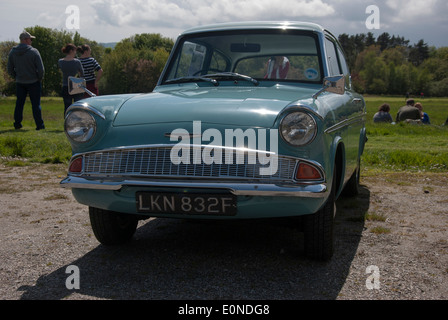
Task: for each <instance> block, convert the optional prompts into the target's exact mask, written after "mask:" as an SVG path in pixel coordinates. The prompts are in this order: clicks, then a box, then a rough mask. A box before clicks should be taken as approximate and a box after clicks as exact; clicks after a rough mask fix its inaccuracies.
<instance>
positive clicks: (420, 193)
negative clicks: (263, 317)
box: [0, 164, 448, 300]
mask: <svg viewBox="0 0 448 320" xmlns="http://www.w3.org/2000/svg"><path fill="white" fill-rule="evenodd" d="M65 169H66V168H65V166H63V165H31V166H25V167H7V166H5V165H2V164H0V232H1V238H0V239H1V242H0V299H2V300H20V299H32V300H34V299H51V300H59V299H70V300H96V299H111V300H114V299H149V300H165V299H174V300H178V299H182V300H184V299H185V300H190V299H194V300H202V299H211V300H214V299H223V300H227V299H235V300H238V299H249V300H266V299H269V300H302V299H313V300H321V299H325V300H336V299H339V300H364V299H387V300H389V299H394V300H414V299H421V300H445V299H448V237H447V235H448V232H447V229H448V189H447V187H446V186H447V182H448V174H389V175H386V174H382V175H379V176H370V175H369V176H368V177H364V176H363V177H362V180H361V185H362V190H361V194H360V196H359V197H358V198H356V199H340V200H338V202H337V217H336V251H335V255H334V257H333V259H332V260H331V261H330V262H327V263H320V262H316V261H312V260H309V259H306V258H305V257H303V254H302V253H303V250H302V246H303V238H302V235H301V233H299V232H297V231H296V230H294V229H292V228H290V226H288V225H285V224H283V223H281V222H280V221H257V222H255V221H252V222H238V223H233V222H232V223H230V222H229V223H218V222H189V221H184V220H171V219H150V220H146V221H141V222H140V224H139V228H138V230H137V232H136V234H135V236H134V238H133V240H132V241H131V242H130V243H128V244H126V245H123V246H118V247H112V248H111V247H105V246H103V245H100V244H99V243H98V242H97V240H96V239H95V237H94V236H93V232H92V231H91V228H90V223H89V219H88V210H87V208H86V207H85V206H83V205H80V204H78V203H77V202H76V201H75V200H74V198H73V196H72V195H71V191H70V190H65V189H61V188H59V181H60V180H61V179H62V178H63V177H64V176H65ZM365 215H368V217H369V218H368V219H367V220H364V219H363V217H364V216H365ZM69 266H75V267H77V270H79V275H80V278H79V280H80V281H79V284H80V287H79V289H76V288H73V289H68V288H67V286H66V281H67V282H68V283H69V284H76V282H71V279H72V278H73V275H74V273H71V272H70V271H68V270H67V268H68V267H69ZM69 280H70V281H69Z"/></svg>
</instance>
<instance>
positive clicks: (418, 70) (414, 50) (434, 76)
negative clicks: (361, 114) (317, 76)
mask: <svg viewBox="0 0 448 320" xmlns="http://www.w3.org/2000/svg"><path fill="white" fill-rule="evenodd" d="M338 40H339V42H340V43H341V45H342V47H343V48H344V51H345V54H346V58H347V63H348V64H349V67H350V70H351V74H352V83H353V85H354V88H355V90H356V91H358V92H360V93H369V94H390V95H406V94H408V93H409V94H414V95H420V94H421V93H423V94H424V95H425V96H448V47H442V48H435V47H430V46H428V44H427V43H425V42H424V40H423V39H422V40H420V41H418V43H416V44H413V45H410V44H409V42H410V41H409V40H406V39H405V38H403V37H400V36H395V35H393V36H391V35H390V34H389V33H387V32H385V33H383V34H381V35H380V36H378V38H376V39H375V37H374V36H373V34H372V33H371V32H369V33H367V34H356V35H348V34H345V33H344V34H341V35H339V37H338Z"/></svg>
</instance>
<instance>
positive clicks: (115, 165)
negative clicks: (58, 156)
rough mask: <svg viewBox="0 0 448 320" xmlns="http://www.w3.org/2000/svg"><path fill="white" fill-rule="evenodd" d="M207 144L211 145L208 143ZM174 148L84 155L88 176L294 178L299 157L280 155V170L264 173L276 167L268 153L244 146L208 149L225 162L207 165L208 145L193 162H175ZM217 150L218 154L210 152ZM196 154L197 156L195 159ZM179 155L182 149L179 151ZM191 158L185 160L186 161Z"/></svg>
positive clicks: (192, 155)
mask: <svg viewBox="0 0 448 320" xmlns="http://www.w3.org/2000/svg"><path fill="white" fill-rule="evenodd" d="M206 147H207V146H206ZM171 148H172V146H169V147H166V146H164V147H144V148H133V149H114V150H108V151H102V152H92V153H86V154H84V170H83V173H84V174H87V175H116V176H120V175H130V176H149V177H158V178H170V177H183V178H218V179H255V180H270V181H272V180H281V181H291V180H293V177H294V173H295V168H296V164H297V162H298V160H297V159H295V158H288V157H277V158H276V159H277V170H276V172H275V173H274V174H272V172H270V173H269V174H267V173H266V172H263V174H261V171H260V169H262V168H269V167H273V168H275V166H273V165H272V163H270V162H268V158H267V157H269V156H271V158H269V159H271V160H272V159H273V158H272V155H269V154H268V155H266V153H264V152H255V151H252V152H247V151H246V152H243V151H241V150H240V149H231V150H230V151H229V150H228V149H226V150H224V149H222V150H221V151H220V153H221V155H219V153H216V149H210V147H209V149H208V150H206V152H208V153H207V154H210V156H212V157H215V153H216V157H221V163H220V164H218V163H216V162H217V161H216V157H215V161H214V162H215V163H211V164H206V163H204V161H202V159H201V155H202V152H203V150H204V146H202V147H195V148H191V149H190V152H189V153H190V155H189V161H184V162H189V163H179V164H175V163H173V162H172V161H171V157H170V155H171ZM210 150H215V153H213V152H210ZM195 154H196V158H195ZM178 155H179V156H181V155H182V152H180V153H178ZM186 159H187V157H186V158H185V159H184V160H186Z"/></svg>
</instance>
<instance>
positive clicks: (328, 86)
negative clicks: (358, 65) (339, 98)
mask: <svg viewBox="0 0 448 320" xmlns="http://www.w3.org/2000/svg"><path fill="white" fill-rule="evenodd" d="M324 91H327V92H331V93H336V94H344V92H345V77H344V76H343V75H339V76H333V77H326V78H325V79H324V84H323V88H322V89H321V90H319V91H318V92H316V93H315V94H314V95H313V98H314V99H317V97H318V96H319V95H320V94H321V93H322V92H324Z"/></svg>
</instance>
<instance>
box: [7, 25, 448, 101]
mask: <svg viewBox="0 0 448 320" xmlns="http://www.w3.org/2000/svg"><path fill="white" fill-rule="evenodd" d="M25 30H26V31H28V32H29V33H31V34H32V35H34V36H36V39H34V41H33V47H35V48H37V49H38V50H39V52H40V54H41V56H42V60H43V63H44V66H45V78H44V80H43V83H42V90H43V95H44V96H58V95H59V94H60V90H61V82H62V76H61V73H60V71H59V69H58V64H57V62H58V60H59V59H60V58H63V57H64V55H63V54H62V52H61V48H62V47H63V46H65V45H66V44H67V43H73V44H74V45H76V46H79V45H82V44H89V45H90V47H91V49H92V56H93V57H94V58H95V59H96V60H97V61H98V62H99V64H100V65H101V66H102V68H103V71H104V72H103V76H102V79H101V81H100V84H99V90H100V94H117V93H134V92H150V91H152V90H153V88H154V87H155V85H156V83H157V80H158V78H159V75H160V73H161V72H162V69H163V67H164V65H165V62H166V60H167V59H168V56H169V53H170V51H171V49H172V47H173V44H174V41H173V39H170V38H166V37H163V36H161V35H160V34H152V33H143V34H136V35H134V36H132V37H130V38H126V39H123V40H121V41H120V42H118V43H117V44H116V45H115V47H114V48H106V47H105V46H103V45H102V44H100V43H97V42H96V41H92V40H90V39H87V38H84V37H82V36H81V35H80V34H79V33H78V32H75V33H74V34H73V33H69V32H67V31H61V30H56V29H50V28H45V27H41V26H35V27H30V28H26V29H25ZM338 39H339V42H340V43H341V45H342V47H343V49H344V51H345V54H346V58H347V62H348V64H349V66H350V70H351V74H352V83H353V86H354V88H355V90H356V91H358V92H360V93H368V94H390V95H405V94H408V93H409V94H413V95H417V94H418V95H420V93H422V92H423V93H424V94H425V96H448V47H442V48H435V47H430V46H428V44H426V43H425V42H424V40H420V41H419V42H418V43H416V44H413V45H410V41H409V40H406V39H404V38H403V37H400V36H395V35H393V36H391V35H390V34H388V33H383V34H381V35H380V36H378V37H377V38H375V37H374V35H373V34H372V33H370V32H369V33H367V34H356V35H348V34H345V33H344V34H341V35H339V37H338ZM15 45H17V43H16V42H14V41H5V42H0V92H2V93H4V94H7V95H14V94H15V85H14V81H13V79H11V78H10V77H9V75H8V74H7V72H6V65H7V60H8V54H9V51H10V50H11V49H12V47H13V46H15Z"/></svg>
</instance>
